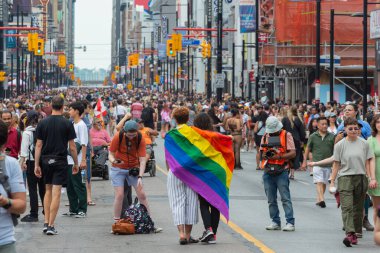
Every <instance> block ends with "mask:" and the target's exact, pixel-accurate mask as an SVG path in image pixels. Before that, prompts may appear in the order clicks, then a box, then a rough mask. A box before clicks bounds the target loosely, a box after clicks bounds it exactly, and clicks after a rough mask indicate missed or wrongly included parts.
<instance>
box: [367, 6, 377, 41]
mask: <svg viewBox="0 0 380 253" xmlns="http://www.w3.org/2000/svg"><path fill="white" fill-rule="evenodd" d="M379 21H380V10H373V11H371V19H370V23H369V33H370V38H371V39H379V38H380V23H379Z"/></svg>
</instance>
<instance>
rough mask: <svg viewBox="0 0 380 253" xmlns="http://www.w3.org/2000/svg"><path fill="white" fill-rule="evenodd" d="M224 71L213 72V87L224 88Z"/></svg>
mask: <svg viewBox="0 0 380 253" xmlns="http://www.w3.org/2000/svg"><path fill="white" fill-rule="evenodd" d="M224 77H225V75H224V73H217V74H215V80H214V87H215V88H224Z"/></svg>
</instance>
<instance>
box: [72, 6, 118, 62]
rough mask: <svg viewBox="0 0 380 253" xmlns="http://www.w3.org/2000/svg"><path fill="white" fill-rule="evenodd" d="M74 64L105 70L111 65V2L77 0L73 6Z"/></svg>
mask: <svg viewBox="0 0 380 253" xmlns="http://www.w3.org/2000/svg"><path fill="white" fill-rule="evenodd" d="M75 8H76V10H75V46H76V47H79V46H86V47H87V51H86V52H83V49H75V64H76V67H79V68H89V69H93V68H97V69H99V68H105V69H108V67H109V66H110V64H111V25H112V0H78V1H76V6H75Z"/></svg>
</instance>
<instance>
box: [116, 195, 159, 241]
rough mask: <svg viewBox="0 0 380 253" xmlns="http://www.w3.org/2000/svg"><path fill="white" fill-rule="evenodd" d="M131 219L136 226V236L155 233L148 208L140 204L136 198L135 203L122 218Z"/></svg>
mask: <svg viewBox="0 0 380 253" xmlns="http://www.w3.org/2000/svg"><path fill="white" fill-rule="evenodd" d="M127 217H129V218H131V220H132V221H133V224H134V225H135V233H136V234H149V233H152V232H154V222H153V220H152V218H151V217H150V215H149V213H148V210H147V208H146V207H145V206H144V205H143V204H141V203H138V198H137V197H136V198H135V202H134V204H133V205H132V206H130V207H129V208H128V209H127V210H125V211H124V212H123V213H122V218H127Z"/></svg>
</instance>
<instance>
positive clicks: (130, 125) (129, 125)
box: [123, 120, 139, 132]
mask: <svg viewBox="0 0 380 253" xmlns="http://www.w3.org/2000/svg"><path fill="white" fill-rule="evenodd" d="M123 129H124V131H125V132H129V131H137V129H139V126H138V125H137V122H136V121H134V120H128V121H127V122H126V123H125V124H124V128H123Z"/></svg>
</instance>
